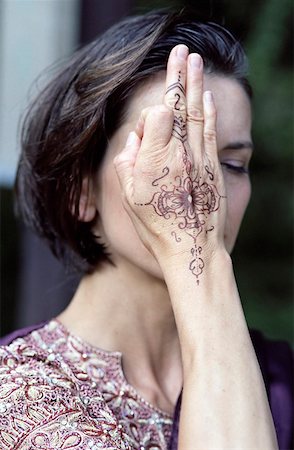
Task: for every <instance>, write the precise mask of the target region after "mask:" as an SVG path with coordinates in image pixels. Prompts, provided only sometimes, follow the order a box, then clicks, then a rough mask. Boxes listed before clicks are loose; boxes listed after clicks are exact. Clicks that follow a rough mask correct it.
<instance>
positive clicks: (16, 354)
mask: <svg viewBox="0 0 294 450" xmlns="http://www.w3.org/2000/svg"><path fill="white" fill-rule="evenodd" d="M171 429H172V417H171V416H170V415H168V414H166V413H164V412H162V411H160V410H159V409H157V408H155V407H153V406H152V405H150V404H149V403H148V402H147V401H145V400H144V399H143V398H142V397H140V396H139V395H138V393H137V392H136V390H135V389H134V388H132V386H130V385H129V384H128V382H127V380H126V378H125V377H124V374H123V371H122V365H121V353H119V352H107V351H103V350H100V349H97V348H95V347H93V346H90V345H89V344H86V343H85V342H83V341H82V340H81V339H79V338H78V337H76V336H73V335H72V334H70V333H68V331H67V330H66V329H65V328H64V327H63V325H62V324H61V323H59V322H58V321H57V320H55V319H53V320H51V321H50V322H49V323H47V324H46V325H45V326H43V327H42V328H39V329H38V330H35V331H33V332H31V333H29V334H28V335H26V336H25V337H22V338H17V339H15V340H14V341H13V342H12V343H10V344H9V345H7V346H4V347H0V448H1V450H8V449H19V450H45V449H46V450H57V449H64V450H65V449H73V450H77V449H79V450H98V449H99V450H101V449H107V450H110V449H113V450H114V449H115V450H117V449H122V450H131V449H132V450H135V449H136V450H147V449H148V450H166V449H167V445H168V442H169V439H170V435H171Z"/></svg>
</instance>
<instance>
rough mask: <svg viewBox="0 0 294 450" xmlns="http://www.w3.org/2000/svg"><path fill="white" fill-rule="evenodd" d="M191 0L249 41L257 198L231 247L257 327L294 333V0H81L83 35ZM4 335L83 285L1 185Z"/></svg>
mask: <svg viewBox="0 0 294 450" xmlns="http://www.w3.org/2000/svg"><path fill="white" fill-rule="evenodd" d="M185 5H192V6H193V7H194V8H197V9H198V10H199V12H200V13H201V15H204V16H206V17H209V18H210V19H211V20H216V21H218V22H221V23H222V24H224V25H225V26H226V27H227V28H229V29H230V30H231V31H232V32H233V33H234V34H235V35H236V36H237V37H238V39H239V40H241V42H242V43H243V44H244V46H245V49H246V51H247V54H248V57H249V62H250V68H251V69H250V77H249V78H250V81H251V83H252V85H253V88H254V100H253V116H254V123H253V139H254V144H255V154H254V157H253V161H252V166H251V178H252V185H253V196H252V200H251V204H250V206H249V209H248V211H247V215H246V217H245V220H244V222H243V226H242V228H241V232H240V236H239V239H238V242H237V245H236V247H235V250H234V253H233V260H234V267H235V273H236V277H237V280H238V286H239V290H240V294H241V298H242V303H243V306H244V310H245V314H246V317H247V320H248V324H249V326H251V327H253V328H259V329H261V330H262V331H263V332H264V333H265V334H266V335H267V336H269V337H272V338H279V339H286V340H288V341H290V342H292V344H293V342H294V337H293V270H292V267H293V266H292V262H293V232H292V231H293V229H292V223H293V221H292V219H293V208H292V204H293V197H292V184H293V178H292V174H293V158H292V150H293V77H292V55H293V48H292V42H293V21H292V17H293V11H292V1H291V0H255V1H252V0H242V1H236V0H222V1H204V0H202V1H164V0H157V1H155V0H154V1H143V0H137V1H135V0H133V1H132V0H116V1H115V0H108V1H107V2H102V1H100V0H81V1H80V30H79V36H80V42H81V43H86V42H88V41H89V40H91V39H92V38H93V37H95V36H96V35H97V34H99V33H100V32H101V31H103V30H104V29H105V28H107V27H108V26H109V25H111V24H112V23H114V22H115V21H117V20H118V19H119V18H120V17H122V16H125V15H127V14H129V13H131V12H134V11H135V12H136V11H137V12H144V11H147V10H149V9H153V8H158V7H165V6H178V7H181V6H185ZM0 192H1V197H0V202H1V203H0V207H1V330H0V332H1V334H2V335H4V334H6V333H8V332H10V331H11V330H13V329H15V328H17V327H21V326H26V325H29V324H32V323H36V322H38V321H40V320H43V319H47V318H50V317H52V316H53V315H55V314H57V313H58V312H59V311H61V310H62V309H63V308H64V306H65V305H66V304H67V302H68V301H69V299H70V297H71V295H72V293H73V291H74V287H75V285H76V283H77V279H76V277H74V276H73V275H69V274H66V273H65V272H64V270H63V268H62V267H61V266H60V265H59V263H56V262H55V261H54V258H53V257H52V256H51V255H50V254H49V252H48V251H47V249H46V248H45V247H44V246H43V245H42V244H41V243H40V242H39V240H38V239H37V238H35V237H33V236H32V235H31V234H30V232H29V231H28V230H25V229H24V228H23V227H22V225H21V224H20V223H19V222H17V221H16V219H15V218H14V214H13V201H12V192H11V190H9V189H4V188H2V189H1V191H0Z"/></svg>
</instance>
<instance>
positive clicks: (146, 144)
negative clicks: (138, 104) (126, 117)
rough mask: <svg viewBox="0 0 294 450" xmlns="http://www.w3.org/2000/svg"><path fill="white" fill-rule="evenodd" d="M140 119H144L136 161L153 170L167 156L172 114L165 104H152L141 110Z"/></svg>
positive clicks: (172, 119) (171, 128)
mask: <svg viewBox="0 0 294 450" xmlns="http://www.w3.org/2000/svg"><path fill="white" fill-rule="evenodd" d="M141 120H144V130H143V138H142V145H141V148H140V151H139V153H138V158H137V162H138V164H141V166H142V167H143V166H144V168H147V166H148V165H149V167H150V170H153V169H156V166H157V164H158V165H159V164H160V162H162V161H164V160H166V158H167V148H168V144H169V143H170V140H171V136H172V130H173V121H174V114H173V111H172V109H171V108H169V107H167V106H166V105H158V106H152V107H150V108H148V109H147V111H143V112H142V119H141Z"/></svg>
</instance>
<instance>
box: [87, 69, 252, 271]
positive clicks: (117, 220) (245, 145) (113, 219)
mask: <svg viewBox="0 0 294 450" xmlns="http://www.w3.org/2000/svg"><path fill="white" fill-rule="evenodd" d="M164 76H165V74H164V73H158V74H157V75H156V76H154V77H153V78H151V79H150V80H149V81H148V82H146V83H145V84H144V85H142V86H141V87H140V88H138V89H137V91H136V92H135V94H134V95H133V97H132V98H131V99H130V101H129V104H128V105H127V110H126V118H125V121H124V123H123V125H122V126H121V127H120V128H119V129H118V130H117V131H116V133H115V134H114V135H113V137H112V138H111V140H110V141H109V145H108V148H107V152H106V156H105V158H104V161H103V163H102V165H101V167H100V169H99V173H98V177H97V180H96V183H95V191H94V192H95V202H96V207H97V209H98V211H99V216H100V220H99V223H97V227H96V228H97V229H95V231H96V233H98V234H99V235H100V236H101V237H102V241H103V242H105V243H106V244H107V245H108V250H109V251H110V253H111V254H112V258H113V260H114V262H116V263H119V261H122V260H127V261H128V262H129V263H132V264H135V265H136V266H138V267H140V268H141V269H143V270H144V271H147V272H148V273H149V274H152V275H154V276H157V277H162V274H161V270H160V268H159V265H158V264H157V262H156V260H155V259H154V257H153V256H152V255H151V254H150V253H149V251H148V250H147V249H146V248H145V247H144V245H143V244H142V243H141V241H140V239H139V237H138V235H137V233H136V230H135V228H134V226H133V224H132V222H131V220H130V218H129V216H128V214H127V212H126V211H125V209H124V207H123V205H122V201H121V190H120V185H119V181H118V178H117V175H116V172H115V169H114V166H113V158H114V157H115V156H116V154H117V153H119V152H120V151H121V149H122V148H123V147H124V145H125V141H126V138H127V135H128V133H129V132H130V131H132V130H134V129H135V127H136V123H137V121H138V118H139V116H140V112H141V110H142V109H143V108H146V107H148V106H152V105H156V104H160V103H161V102H162V99H163V96H164V90H165V78H164ZM204 90H211V91H212V92H213V95H214V100H215V103H216V107H217V144H218V155H219V160H220V162H221V163H222V167H223V174H224V180H225V184H226V191H227V202H228V203H227V220H226V226H225V234H224V241H225V246H226V249H227V251H228V252H231V251H232V249H233V247H234V243H235V240H236V237H237V235H238V231H239V227H240V224H241V221H242V218H243V215H244V212H245V210H246V207H247V204H248V201H249V198H250V192H251V186H250V179H249V175H248V174H247V173H246V170H247V169H248V164H249V160H250V157H251V153H252V144H251V108H250V101H249V99H248V97H247V95H246V93H245V91H244V89H243V88H242V87H241V86H240V85H239V84H238V83H237V82H236V81H235V80H233V79H230V78H228V77H222V76H213V75H205V76H204ZM231 166H233V167H237V169H234V168H232V167H231Z"/></svg>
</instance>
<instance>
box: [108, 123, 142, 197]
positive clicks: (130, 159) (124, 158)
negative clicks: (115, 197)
mask: <svg viewBox="0 0 294 450" xmlns="http://www.w3.org/2000/svg"><path fill="white" fill-rule="evenodd" d="M140 145H141V139H140V138H139V137H138V135H137V134H136V133H135V132H134V131H132V132H131V133H129V136H128V139H127V142H126V145H125V147H124V149H123V150H122V151H121V152H120V153H119V154H118V155H117V156H116V157H115V158H114V160H113V163H114V167H115V170H116V173H117V176H118V179H119V183H120V186H121V189H122V194H123V196H124V197H126V198H127V199H131V198H132V197H133V194H134V192H133V172H134V166H135V162H136V159H137V155H138V151H139V149H140Z"/></svg>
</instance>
